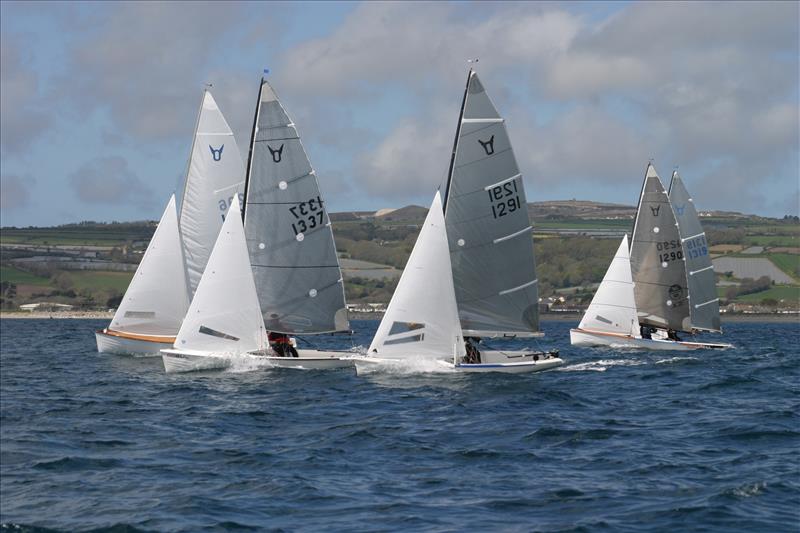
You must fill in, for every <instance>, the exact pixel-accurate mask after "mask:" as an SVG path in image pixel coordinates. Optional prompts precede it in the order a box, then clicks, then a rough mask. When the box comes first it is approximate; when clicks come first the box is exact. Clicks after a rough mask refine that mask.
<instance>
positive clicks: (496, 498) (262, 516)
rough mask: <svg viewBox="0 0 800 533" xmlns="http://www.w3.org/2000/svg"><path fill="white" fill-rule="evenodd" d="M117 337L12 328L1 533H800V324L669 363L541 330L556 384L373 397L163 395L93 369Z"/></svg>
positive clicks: (347, 389)
mask: <svg viewBox="0 0 800 533" xmlns="http://www.w3.org/2000/svg"><path fill="white" fill-rule="evenodd" d="M104 324H105V323H104V322H93V321H86V320H72V321H70V320H38V321H37V320H5V321H2V323H1V324H0V326H1V327H2V337H0V338H1V340H2V358H1V359H0V371H1V375H2V381H1V383H2V388H1V390H0V393H1V395H0V411H1V413H0V415H1V417H2V418H0V422H1V423H0V437H1V439H2V440H1V443H2V446H1V448H2V449H1V450H0V451H1V452H2V453H1V454H0V465H1V470H0V522H2V523H3V524H4V528H3V530H12V529H13V530H16V529H14V525H22V528H21V529H22V530H23V531H24V530H40V528H50V529H54V530H61V531H82V530H95V529H98V530H105V529H111V530H114V531H150V530H155V531H250V530H285V531H322V530H325V531H396V530H410V531H466V530H470V531H484V530H503V531H670V532H675V531H769V532H779V531H793V532H796V531H798V529H799V528H800V423H799V421H798V413H800V394H798V392H800V365H798V352H799V351H800V328H799V327H798V325H797V324H747V323H732V324H728V325H727V328H726V329H727V334H726V336H725V340H728V341H730V342H733V343H735V344H736V345H737V346H738V347H737V348H736V349H734V350H729V351H727V352H705V353H694V354H689V355H682V354H681V355H676V354H674V353H672V354H670V353H667V352H662V353H615V352H614V351H611V350H607V351H602V350H601V351H591V350H581V349H573V348H571V347H569V346H568V343H569V341H568V328H569V327H570V325H571V324H570V323H567V322H555V323H553V322H546V323H544V329H545V331H546V332H547V334H548V337H547V340H545V341H542V342H541V343H540V345H541V346H542V347H554V346H558V347H560V348H561V350H562V356H563V357H564V358H565V359H566V361H567V365H566V367H564V368H563V369H562V370H560V371H554V372H548V373H543V374H533V375H502V374H496V375H495V374H480V375H474V374H473V375H469V374H464V375H457V374H427V375H425V374H413V373H412V374H402V373H395V374H382V373H375V374H370V375H368V376H366V377H357V376H356V375H355V374H354V373H353V372H348V371H333V372H331V371H327V372H323V371H319V372H308V371H305V372H304V371H297V370H271V371H270V370H258V371H252V372H238V373H234V372H223V373H215V374H211V373H207V374H197V375H169V376H167V375H165V374H164V372H163V369H162V367H161V362H160V359H157V358H151V359H134V358H129V357H119V356H108V355H100V354H98V353H96V352H95V344H94V337H93V335H92V331H93V329H94V328H96V327H102V326H103V325H104ZM354 325H355V327H356V328H357V335H356V336H355V337H354V339H353V340H354V343H355V344H361V345H367V344H368V343H369V339H370V338H371V334H372V332H373V331H374V328H375V327H376V325H377V323H374V322H356V323H355V324H354ZM712 338H714V337H712ZM325 342H326V343H327V344H328V345H341V344H342V343H344V344H347V343H348V342H350V341H349V340H343V339H328V340H326V341H325Z"/></svg>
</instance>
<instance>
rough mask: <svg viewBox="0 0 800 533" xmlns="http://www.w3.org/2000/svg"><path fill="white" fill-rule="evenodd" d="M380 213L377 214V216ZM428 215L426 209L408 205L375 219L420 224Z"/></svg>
mask: <svg viewBox="0 0 800 533" xmlns="http://www.w3.org/2000/svg"><path fill="white" fill-rule="evenodd" d="M379 212H380V211H378V212H376V215H377V213H379ZM427 214H428V209H427V208H425V207H420V206H418V205H407V206H405V207H401V208H400V209H394V210H392V211H390V212H389V213H386V214H381V215H378V216H376V217H375V218H378V219H380V220H382V221H386V222H418V221H421V220H424V219H425V216H426V215H427Z"/></svg>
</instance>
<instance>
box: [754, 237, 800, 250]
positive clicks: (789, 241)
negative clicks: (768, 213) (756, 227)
mask: <svg viewBox="0 0 800 533" xmlns="http://www.w3.org/2000/svg"><path fill="white" fill-rule="evenodd" d="M744 243H745V244H747V245H749V246H794V247H797V246H800V239H798V237H797V236H795V235H747V236H745V237H744Z"/></svg>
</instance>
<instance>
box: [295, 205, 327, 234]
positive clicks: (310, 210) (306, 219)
mask: <svg viewBox="0 0 800 533" xmlns="http://www.w3.org/2000/svg"><path fill="white" fill-rule="evenodd" d="M289 212H290V213H291V214H292V216H293V217H294V219H295V220H294V223H292V230H294V234H295V235H297V234H299V233H305V232H306V231H308V230H310V229H314V228H316V227H317V226H321V225H322V221H323V220H324V219H325V211H324V210H323V207H322V198H320V197H319V196H317V197H316V198H312V199H310V200H307V201H305V202H300V203H297V204H294V205H293V206H292V207H290V208H289Z"/></svg>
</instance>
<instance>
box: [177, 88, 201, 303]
mask: <svg viewBox="0 0 800 533" xmlns="http://www.w3.org/2000/svg"><path fill="white" fill-rule="evenodd" d="M207 92H208V84H206V86H205V87H204V88H203V95H202V96H201V97H200V107H199V108H198V109H197V118H196V119H195V121H194V133H193V134H192V146H191V148H189V159H187V160H186V173H185V174H184V175H183V191H181V208H180V210H179V211H178V238H179V239H180V243H181V261H182V262H183V271H184V272H185V274H186V275H185V276H184V277H183V282H184V284H185V285H186V296H187V297H188V298H189V300H191V299H192V282H191V280H190V279H189V263H188V261H187V260H186V248H185V246H184V245H183V242H184V240H183V231H182V230H181V220H182V216H183V206H184V205H186V191H187V190H188V189H189V187H187V185H189V183H188V181H189V172H190V171H191V169H192V158H193V157H194V145H195V143H197V130H198V129H199V128H200V115H202V114H203V104H205V101H206V93H207Z"/></svg>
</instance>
